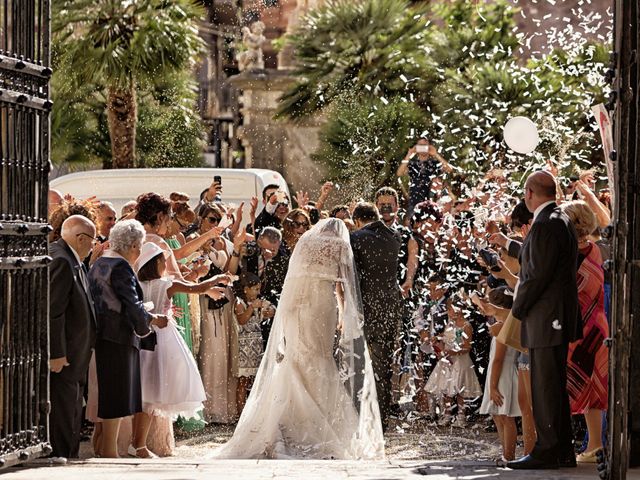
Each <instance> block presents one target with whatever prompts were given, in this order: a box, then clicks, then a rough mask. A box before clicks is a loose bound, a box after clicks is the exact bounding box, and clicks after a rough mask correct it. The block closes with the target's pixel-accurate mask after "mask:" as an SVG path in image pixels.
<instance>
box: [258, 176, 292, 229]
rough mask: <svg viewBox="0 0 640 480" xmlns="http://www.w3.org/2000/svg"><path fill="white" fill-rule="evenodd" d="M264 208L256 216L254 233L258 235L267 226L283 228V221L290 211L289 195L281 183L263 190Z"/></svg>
mask: <svg viewBox="0 0 640 480" xmlns="http://www.w3.org/2000/svg"><path fill="white" fill-rule="evenodd" d="M262 201H263V202H264V209H263V210H262V212H260V215H258V218H256V221H255V224H254V229H255V232H254V234H255V235H256V236H257V235H259V234H260V231H261V230H262V229H263V228H265V227H274V228H277V229H278V230H280V229H282V221H283V220H284V218H285V217H286V216H287V214H288V213H289V211H290V210H289V197H288V196H287V194H286V193H285V192H284V191H282V190H280V186H279V185H275V184H273V185H267V186H266V187H265V188H264V190H263V192H262Z"/></svg>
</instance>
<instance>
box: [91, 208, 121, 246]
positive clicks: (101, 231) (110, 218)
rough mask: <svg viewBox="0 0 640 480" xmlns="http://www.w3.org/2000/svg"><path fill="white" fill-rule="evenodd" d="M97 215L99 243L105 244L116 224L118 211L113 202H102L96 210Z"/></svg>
mask: <svg viewBox="0 0 640 480" xmlns="http://www.w3.org/2000/svg"><path fill="white" fill-rule="evenodd" d="M96 213H97V215H96V225H97V227H98V241H99V242H100V243H104V242H106V241H107V239H108V238H109V232H111V229H112V228H113V226H114V225H115V224H116V218H117V217H116V210H115V208H114V207H113V204H112V203H111V202H100V203H99V204H98V206H97V208H96Z"/></svg>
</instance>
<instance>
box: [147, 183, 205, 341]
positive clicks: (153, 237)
mask: <svg viewBox="0 0 640 480" xmlns="http://www.w3.org/2000/svg"><path fill="white" fill-rule="evenodd" d="M137 202H138V204H137V206H136V220H138V221H139V222H140V223H141V224H142V225H143V226H144V229H145V232H146V237H145V242H153V243H155V244H156V245H158V246H159V247H160V248H162V249H163V250H164V251H165V252H167V253H169V254H170V256H169V258H168V261H167V274H168V275H169V276H170V277H172V278H174V279H176V280H178V281H183V280H185V278H184V277H183V275H182V271H181V269H180V266H179V264H178V261H177V260H176V258H175V255H174V254H173V248H172V246H171V245H176V246H177V247H180V245H179V244H176V243H175V239H169V241H167V240H165V239H164V237H165V236H166V235H167V232H168V230H169V225H170V224H171V222H172V216H171V215H172V212H171V202H169V200H167V199H166V198H164V197H163V196H161V195H158V194H157V193H144V194H142V195H140V196H138V198H137ZM173 303H174V305H175V306H176V307H177V308H178V309H179V311H180V314H179V315H176V318H175V320H176V322H177V323H178V325H180V327H182V336H183V338H184V340H185V342H186V343H187V345H188V346H189V349H190V350H192V349H193V340H192V332H191V315H190V313H189V297H188V296H187V295H186V294H185V293H176V297H175V298H174V299H173Z"/></svg>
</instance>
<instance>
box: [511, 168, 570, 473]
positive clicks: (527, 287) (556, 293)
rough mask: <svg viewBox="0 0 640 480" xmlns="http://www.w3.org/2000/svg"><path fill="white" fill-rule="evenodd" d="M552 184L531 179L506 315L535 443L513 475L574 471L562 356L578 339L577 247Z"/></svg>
mask: <svg viewBox="0 0 640 480" xmlns="http://www.w3.org/2000/svg"><path fill="white" fill-rule="evenodd" d="M555 198H556V182H555V178H554V177H553V176H552V175H551V174H550V173H549V172H545V171H539V172H535V173H533V174H531V175H530V176H529V178H528V179H527V182H526V184H525V202H526V205H527V208H528V209H529V211H530V212H532V213H533V224H532V226H531V230H530V231H529V233H528V235H527V237H526V239H525V241H524V243H523V245H522V249H521V252H520V265H521V268H520V274H519V279H520V281H519V283H518V287H517V288H516V293H515V298H514V301H513V308H512V312H513V315H514V316H515V317H516V318H519V319H520V320H521V321H522V345H523V346H525V347H528V348H529V355H530V358H531V391H532V397H533V416H534V419H535V424H536V431H537V434H538V439H537V441H536V445H535V447H534V449H533V451H532V452H531V454H530V455H527V456H525V457H523V458H521V459H519V460H516V461H513V462H509V463H508V464H507V465H508V467H509V468H514V469H545V468H558V467H575V466H576V459H575V455H574V451H573V444H572V436H573V435H572V431H571V413H570V408H569V396H568V393H567V388H566V387H567V351H568V346H569V343H570V342H573V341H575V340H577V339H579V338H581V337H582V322H581V319H580V309H579V304H578V288H577V282H576V273H577V257H578V241H577V236H576V232H575V229H574V227H573V225H572V224H571V221H570V220H569V218H568V217H567V216H566V215H565V214H564V213H563V212H562V210H561V209H560V208H559V207H558V206H557V205H556V202H555Z"/></svg>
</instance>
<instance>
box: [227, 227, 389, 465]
mask: <svg viewBox="0 0 640 480" xmlns="http://www.w3.org/2000/svg"><path fill="white" fill-rule="evenodd" d="M338 283H339V284H340V285H341V286H342V288H340V291H341V297H343V298H344V301H343V302H340V303H341V305H340V307H341V308H340V330H341V332H342V334H341V335H340V340H339V342H338V343H337V344H336V342H335V334H336V328H337V327H338V319H339V307H338V303H339V302H338V299H337V297H336V285H337V284H338ZM342 291H344V292H343V293H342ZM361 321H362V316H361V314H360V308H359V299H358V295H357V284H356V279H355V274H354V269H353V254H352V252H351V246H350V244H349V237H348V231H347V229H346V227H345V226H344V224H343V222H342V221H341V220H336V219H329V220H324V221H322V222H320V223H319V224H318V225H316V226H315V227H314V228H313V229H312V230H310V231H309V232H307V233H306V234H305V235H304V236H303V237H302V238H301V239H300V241H299V242H298V245H297V246H296V248H295V252H294V255H293V256H292V258H291V262H290V266H289V271H288V274H287V278H286V280H285V284H284V288H283V292H282V296H281V299H280V302H279V305H278V311H277V314H276V318H275V319H274V323H273V328H272V331H271V335H270V337H269V343H268V346H267V350H266V352H265V355H264V357H263V360H262V363H261V365H260V369H259V371H258V373H257V375H256V379H255V382H254V386H253V388H252V390H251V394H250V396H249V399H248V401H247V405H246V406H245V409H244V411H243V412H242V416H241V417H240V420H239V422H238V426H237V427H236V430H235V432H234V435H233V438H232V439H231V440H230V441H229V442H228V443H227V444H225V445H223V446H222V447H221V448H220V449H219V450H218V451H217V452H215V453H214V456H215V457H216V458H314V459H331V458H335V459H361V458H370V459H377V458H383V457H384V440H383V435H382V426H381V423H380V413H379V410H378V402H377V398H376V392H375V382H374V378H373V370H372V368H371V361H370V359H369V354H368V351H367V349H366V343H365V341H364V335H363V333H362V324H361ZM336 345H337V348H336ZM352 392H353V393H352Z"/></svg>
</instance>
